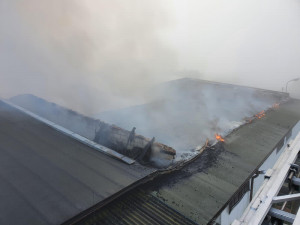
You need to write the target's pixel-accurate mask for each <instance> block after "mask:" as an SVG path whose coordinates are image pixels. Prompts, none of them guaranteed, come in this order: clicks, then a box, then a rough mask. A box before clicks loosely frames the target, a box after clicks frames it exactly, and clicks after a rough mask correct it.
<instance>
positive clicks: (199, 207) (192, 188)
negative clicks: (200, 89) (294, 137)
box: [156, 100, 300, 224]
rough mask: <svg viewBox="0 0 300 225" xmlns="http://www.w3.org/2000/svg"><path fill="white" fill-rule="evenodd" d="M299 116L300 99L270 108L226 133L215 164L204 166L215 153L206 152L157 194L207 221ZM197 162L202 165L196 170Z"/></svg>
mask: <svg viewBox="0 0 300 225" xmlns="http://www.w3.org/2000/svg"><path fill="white" fill-rule="evenodd" d="M299 119H300V101H299V100H290V101H288V102H286V103H283V104H282V105H281V106H280V108H279V109H276V110H270V111H268V112H267V114H266V117H264V118H262V119H259V120H255V121H253V122H252V123H250V124H246V125H244V126H242V127H240V128H239V129H237V130H236V131H234V132H233V133H231V134H230V135H229V136H227V137H226V140H225V143H224V145H223V147H224V149H223V150H222V151H221V152H219V153H216V156H215V157H216V159H215V163H214V164H212V165H209V166H207V167H206V168H203V167H202V166H201V165H202V164H203V163H204V161H207V160H211V161H214V159H213V158H212V155H213V154H214V153H210V154H211V156H209V154H208V153H207V152H206V153H205V152H204V154H205V155H208V156H205V157H206V158H204V156H203V157H202V156H200V158H198V159H197V160H196V161H194V162H193V163H191V164H190V165H188V166H187V167H186V168H184V171H185V173H187V174H188V173H190V176H187V177H184V179H181V178H176V175H175V176H174V177H172V179H173V180H175V182H170V180H172V179H171V178H170V179H168V180H166V182H165V184H162V187H161V188H159V190H158V193H157V194H156V195H157V196H158V197H159V198H160V199H163V200H164V201H165V203H166V204H168V205H169V206H170V207H172V208H174V209H175V210H177V211H178V212H180V213H182V214H183V215H185V216H186V217H188V218H190V219H192V220H194V221H195V222H197V223H199V224H207V223H208V222H209V221H210V220H211V219H212V218H213V217H214V216H215V215H216V214H217V213H218V211H219V210H220V209H222V207H223V206H224V205H225V204H226V202H228V200H229V199H230V198H231V197H232V196H233V194H234V193H235V192H236V191H237V190H238V189H239V188H240V187H241V185H242V184H243V183H244V182H245V181H246V180H247V178H248V177H249V176H250V175H251V173H253V171H254V170H255V169H256V168H257V167H259V165H260V164H261V163H262V162H263V161H264V159H265V158H266V157H267V156H268V155H269V154H270V153H271V152H272V151H273V149H275V147H276V145H277V143H279V142H280V140H281V139H282V138H283V137H284V136H285V135H286V134H287V132H288V131H289V130H290V129H291V128H292V127H293V126H294V125H295V124H296V123H297V122H298V121H299ZM206 151H210V150H206ZM211 151H213V150H211ZM197 166H199V169H198V170H195V168H197Z"/></svg>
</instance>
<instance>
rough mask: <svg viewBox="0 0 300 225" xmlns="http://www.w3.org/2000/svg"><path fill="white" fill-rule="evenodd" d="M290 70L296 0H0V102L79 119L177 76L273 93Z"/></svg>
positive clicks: (299, 53) (293, 68) (296, 72)
mask: <svg viewBox="0 0 300 225" xmlns="http://www.w3.org/2000/svg"><path fill="white" fill-rule="evenodd" d="M299 62H300V2H299V1H297V0H245V1H240V0H230V1H221V0H185V1H180V0H163V1H162V0H151V1H143V0H127V1H122V0H26V1H25V0H1V1H0V81H1V82H0V96H1V97H10V96H13V95H17V94H22V93H32V94H35V95H37V96H40V97H42V98H46V99H48V100H50V101H54V102H56V103H58V104H62V105H64V106H67V107H69V108H72V109H75V110H78V111H80V112H83V113H85V114H89V115H91V114H94V113H96V112H100V111H103V110H108V109H113V108H122V107H125V106H128V105H132V104H137V103H141V102H143V101H144V99H143V97H141V93H143V91H145V90H149V89H150V90H151V87H152V85H155V84H157V83H159V82H163V81H167V80H172V79H176V78H180V77H185V76H189V77H194V78H202V79H207V80H215V81H222V82H228V83H235V84H243V85H249V86H255V87H261V88H267V89H273V90H278V91H280V90H281V89H282V87H283V86H285V83H286V81H288V80H289V79H292V78H295V77H300V63H299ZM299 87H300V81H298V82H293V83H290V85H289V89H290V91H291V93H292V94H293V96H298V97H300V91H298V93H297V90H299Z"/></svg>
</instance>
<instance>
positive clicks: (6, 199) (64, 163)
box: [0, 101, 153, 225]
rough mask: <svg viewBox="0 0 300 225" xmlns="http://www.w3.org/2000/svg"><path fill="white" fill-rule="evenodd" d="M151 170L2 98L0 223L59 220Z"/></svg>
mask: <svg viewBox="0 0 300 225" xmlns="http://www.w3.org/2000/svg"><path fill="white" fill-rule="evenodd" d="M151 172H153V169H148V168H145V167H142V166H140V165H138V164H134V165H127V164H124V163H122V162H120V161H118V160H116V159H113V158H110V157H109V156H106V155H104V154H102V153H100V152H97V151H95V150H94V149H92V148H90V147H88V146H86V145H84V144H82V143H80V142H78V141H76V140H74V139H72V138H70V137H67V136H65V135H63V134H61V133H59V132H57V131H56V130H54V129H52V128H50V127H48V126H46V125H45V124H43V123H41V122H39V121H37V120H34V119H33V118H31V117H29V116H27V115H25V114H24V113H21V112H20V111H18V110H16V109H13V108H12V107H10V106H8V105H6V104H5V103H3V102H1V101H0V180H1V182H0V199H1V201H0V224H14V225H17V224H30V225H35V224H38V225H42V224H60V223H62V222H64V221H66V220H68V219H70V218H72V217H74V216H76V215H77V214H79V213H80V212H82V211H84V210H87V209H88V208H90V207H91V206H93V205H95V204H96V203H99V202H102V201H104V200H105V199H107V198H108V197H111V196H113V195H115V194H116V193H119V192H120V191H121V190H122V189H124V188H125V187H127V186H128V185H133V184H134V183H135V182H136V181H138V180H139V179H141V178H143V177H145V176H147V175H149V174H150V173H151Z"/></svg>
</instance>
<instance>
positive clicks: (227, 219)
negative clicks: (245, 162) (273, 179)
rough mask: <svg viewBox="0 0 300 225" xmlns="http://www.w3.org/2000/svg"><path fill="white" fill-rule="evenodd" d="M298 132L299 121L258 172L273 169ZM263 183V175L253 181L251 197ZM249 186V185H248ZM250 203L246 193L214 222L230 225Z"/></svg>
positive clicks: (248, 194)
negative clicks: (231, 208)
mask: <svg viewBox="0 0 300 225" xmlns="http://www.w3.org/2000/svg"><path fill="white" fill-rule="evenodd" d="M299 132H300V121H299V122H298V123H297V124H296V125H295V126H294V127H293V129H292V130H291V135H290V137H288V138H287V137H284V139H283V145H282V146H280V145H277V147H276V148H275V149H274V150H273V152H272V153H271V154H270V156H269V157H268V158H267V159H266V160H265V162H264V163H263V164H262V165H261V167H260V168H259V170H260V171H261V170H264V171H266V170H268V169H270V168H273V166H274V164H275V163H276V161H277V160H278V158H279V157H280V155H281V153H282V152H283V150H284V149H285V147H286V146H287V144H288V143H290V142H291V141H292V140H293V139H294V138H295V137H296V135H297V134H298V133H299ZM263 181H264V174H261V175H259V176H258V177H257V178H255V180H254V185H253V196H254V195H255V193H256V192H257V191H258V189H259V188H260V186H261V185H262V183H263ZM250 184H251V183H250ZM249 203H250V191H248V192H247V193H246V194H245V195H244V196H243V198H242V199H241V200H240V202H239V203H238V204H237V205H236V206H235V207H234V208H233V210H232V211H231V212H230V213H229V206H227V207H226V208H225V209H224V210H223V212H222V213H221V215H220V216H219V218H218V219H217V220H216V223H217V224H221V225H230V224H231V223H232V222H233V221H234V220H235V219H237V218H240V217H241V216H242V215H243V212H244V211H245V209H246V208H247V206H248V205H249Z"/></svg>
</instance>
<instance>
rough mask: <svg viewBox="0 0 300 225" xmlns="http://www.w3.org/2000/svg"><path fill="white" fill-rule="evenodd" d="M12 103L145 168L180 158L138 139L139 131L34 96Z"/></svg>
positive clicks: (166, 147)
mask: <svg viewBox="0 0 300 225" xmlns="http://www.w3.org/2000/svg"><path fill="white" fill-rule="evenodd" d="M10 101H11V102H13V103H14V104H17V105H18V106H21V107H23V108H25V109H27V110H29V111H31V112H33V113H35V114H37V115H39V116H41V117H43V118H45V119H47V120H50V121H52V122H54V123H56V124H58V125H60V126H62V127H65V128H67V129H69V130H71V131H73V132H75V133H77V134H79V135H81V136H83V137H86V138H88V139H89V140H92V141H94V142H96V143H99V144H101V145H103V146H106V147H108V148H111V149H113V150H115V151H117V152H119V153H121V154H123V155H126V156H129V157H131V158H133V159H137V160H138V161H139V162H140V163H142V164H147V163H149V162H151V159H152V158H155V159H157V158H159V159H160V162H162V163H161V164H160V165H169V164H170V162H171V160H172V159H173V158H174V157H175V154H176V151H175V150H174V149H173V148H171V147H169V146H166V145H164V144H161V143H157V142H155V139H154V138H153V139H152V140H150V139H148V138H145V137H144V136H141V135H137V134H136V133H135V128H133V129H132V130H131V131H127V130H124V129H122V128H120V127H117V126H115V125H110V124H107V123H105V122H103V121H100V120H96V119H93V118H90V117H87V116H84V115H81V114H79V113H77V112H75V111H72V110H70V109H66V108H64V107H62V106H59V105H57V104H54V103H50V102H48V101H46V100H44V99H41V98H38V97H36V96H34V95H18V96H15V97H13V98H11V99H10Z"/></svg>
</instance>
